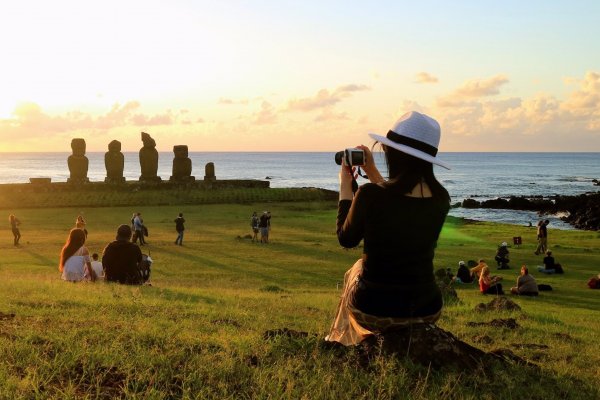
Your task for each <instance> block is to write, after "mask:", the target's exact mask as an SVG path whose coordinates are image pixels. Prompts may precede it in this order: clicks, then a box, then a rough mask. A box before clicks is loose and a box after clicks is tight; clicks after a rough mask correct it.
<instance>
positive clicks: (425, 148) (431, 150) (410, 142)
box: [386, 131, 438, 157]
mask: <svg viewBox="0 0 600 400" xmlns="http://www.w3.org/2000/svg"><path fill="white" fill-rule="evenodd" d="M386 137H387V138H388V139H390V140H391V141H392V142H394V143H398V144H403V145H405V146H408V147H412V148H413V149H415V150H420V151H422V152H423V153H427V154H429V155H430V156H433V157H435V155H436V154H437V152H438V149H436V148H435V147H433V146H431V145H429V144H427V143H423V142H421V141H420V140H416V139H413V138H409V137H406V136H402V135H398V134H397V133H396V132H394V131H389V132H388V133H387V135H386Z"/></svg>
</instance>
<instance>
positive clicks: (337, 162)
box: [335, 151, 344, 165]
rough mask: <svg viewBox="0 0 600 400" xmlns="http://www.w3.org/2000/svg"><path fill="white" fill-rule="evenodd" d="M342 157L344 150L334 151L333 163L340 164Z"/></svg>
mask: <svg viewBox="0 0 600 400" xmlns="http://www.w3.org/2000/svg"><path fill="white" fill-rule="evenodd" d="M343 158H344V152H343V151H338V152H337V153H335V163H336V164H337V165H342V159H343Z"/></svg>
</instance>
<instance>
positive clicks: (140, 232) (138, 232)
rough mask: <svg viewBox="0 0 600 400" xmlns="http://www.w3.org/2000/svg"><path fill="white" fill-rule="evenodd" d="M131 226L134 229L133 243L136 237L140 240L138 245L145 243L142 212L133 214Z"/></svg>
mask: <svg viewBox="0 0 600 400" xmlns="http://www.w3.org/2000/svg"><path fill="white" fill-rule="evenodd" d="M133 227H134V230H135V234H134V236H133V240H132V242H133V243H135V242H136V241H137V240H138V239H139V241H140V246H143V245H145V244H146V240H144V233H145V232H144V220H143V219H142V213H137V214H135V217H134V218H133Z"/></svg>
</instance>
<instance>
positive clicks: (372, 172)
mask: <svg viewBox="0 0 600 400" xmlns="http://www.w3.org/2000/svg"><path fill="white" fill-rule="evenodd" d="M356 148H358V149H361V150H362V151H364V152H365V164H364V165H363V166H362V167H361V168H362V169H363V170H364V171H365V173H366V174H367V176H368V177H369V180H370V181H371V183H380V182H383V181H384V179H383V176H381V173H380V172H379V170H378V169H377V166H376V165H375V159H374V158H373V153H372V152H371V150H370V149H369V148H368V147H367V146H365V145H364V144H361V145H359V146H356Z"/></svg>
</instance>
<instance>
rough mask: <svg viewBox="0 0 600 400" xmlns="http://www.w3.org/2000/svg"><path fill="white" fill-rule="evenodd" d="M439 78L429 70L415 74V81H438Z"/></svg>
mask: <svg viewBox="0 0 600 400" xmlns="http://www.w3.org/2000/svg"><path fill="white" fill-rule="evenodd" d="M437 82H438V78H436V77H435V76H433V75H431V74H429V73H428V72H419V73H418V74H417V75H415V83H437Z"/></svg>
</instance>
